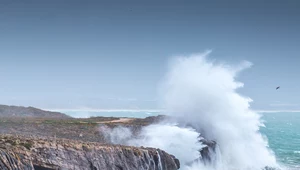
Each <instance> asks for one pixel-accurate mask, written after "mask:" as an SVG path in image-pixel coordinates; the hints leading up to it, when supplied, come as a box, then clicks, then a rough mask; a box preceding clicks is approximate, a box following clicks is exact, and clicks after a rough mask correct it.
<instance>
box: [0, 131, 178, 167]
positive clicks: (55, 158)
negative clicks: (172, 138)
mask: <svg viewBox="0 0 300 170" xmlns="http://www.w3.org/2000/svg"><path fill="white" fill-rule="evenodd" d="M0 147H1V148H4V149H3V150H1V156H0V162H2V163H4V162H6V163H4V164H5V166H6V167H8V168H7V169H10V168H12V169H13V167H14V169H22V170H23V169H24V170H27V169H28V170H31V169H35V170H44V169H50V170H54V169H55V170H56V169H72V170H146V169H149V170H150V169H151V170H177V169H179V167H180V165H179V161H178V160H177V159H176V158H175V157H174V156H172V155H169V154H167V153H166V152H164V151H162V150H159V149H154V148H137V147H130V146H119V145H101V144H98V143H83V142H79V141H70V140H64V141H63V140H54V139H53V140H45V139H34V140H33V139H29V138H26V139H25V138H20V137H19V138H14V137H11V136H5V138H2V140H1V143H0ZM1 166H3V165H2V164H1V163H0V169H3V168H1Z"/></svg>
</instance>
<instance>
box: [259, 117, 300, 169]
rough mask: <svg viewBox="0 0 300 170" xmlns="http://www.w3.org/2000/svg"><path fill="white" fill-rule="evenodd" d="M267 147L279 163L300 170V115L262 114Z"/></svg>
mask: <svg viewBox="0 0 300 170" xmlns="http://www.w3.org/2000/svg"><path fill="white" fill-rule="evenodd" d="M262 119H263V120H264V121H265V122H264V124H265V127H263V128H261V132H262V134H264V135H266V136H267V138H268V141H269V147H270V148H271V149H272V150H273V152H274V153H275V155H276V159H277V161H278V162H279V163H282V164H283V165H285V166H288V167H293V168H299V169H300V113H296V112H294V113H288V112H280V113H262Z"/></svg>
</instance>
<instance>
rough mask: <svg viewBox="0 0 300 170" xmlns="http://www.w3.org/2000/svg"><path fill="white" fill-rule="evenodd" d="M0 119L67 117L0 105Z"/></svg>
mask: <svg viewBox="0 0 300 170" xmlns="http://www.w3.org/2000/svg"><path fill="white" fill-rule="evenodd" d="M0 117H22V118H24V117H28V118H30V117H36V118H37V117H39V118H68V117H69V116H67V115H65V114H63V113H59V112H51V111H45V110H41V109H37V108H34V107H23V106H7V105H0Z"/></svg>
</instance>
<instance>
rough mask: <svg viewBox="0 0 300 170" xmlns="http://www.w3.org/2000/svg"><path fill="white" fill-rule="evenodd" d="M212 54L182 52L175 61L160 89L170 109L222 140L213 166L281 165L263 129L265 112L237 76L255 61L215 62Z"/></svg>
mask: <svg viewBox="0 0 300 170" xmlns="http://www.w3.org/2000/svg"><path fill="white" fill-rule="evenodd" d="M209 53H210V52H207V53H204V54H197V55H191V56H187V57H186V56H179V57H176V58H175V59H174V60H173V61H172V62H171V64H170V67H169V72H168V73H167V75H166V78H165V80H164V83H163V87H162V90H161V92H162V97H163V104H164V107H165V108H166V110H167V112H166V113H170V114H171V115H172V116H175V117H177V118H178V120H180V121H181V122H182V123H187V124H190V125H192V126H193V127H195V128H196V129H197V131H198V132H201V133H202V135H204V136H205V138H207V139H210V140H215V141H216V142H217V143H218V146H219V157H220V158H219V160H218V161H217V162H215V164H216V165H214V166H213V168H212V169H221V170H241V169H243V170H246V169H249V170H250V169H251V170H255V169H261V168H263V167H264V166H267V165H268V166H276V160H275V156H274V155H273V154H272V153H271V152H270V150H269V149H268V147H267V146H268V143H267V141H265V140H264V138H263V137H262V135H261V134H260V133H259V127H260V126H261V125H262V123H261V121H260V116H259V115H258V114H257V113H255V112H254V111H252V110H251V109H250V108H249V102H251V99H250V98H247V97H244V96H241V95H240V94H238V93H237V92H236V90H237V89H238V88H241V87H243V84H242V83H240V82H238V81H236V76H237V74H238V73H239V72H240V71H242V70H243V69H245V68H248V67H250V66H251V63H249V62H242V63H241V64H240V65H237V66H230V65H226V64H221V63H216V62H213V61H209V60H208V59H207V56H208V55H209ZM197 166H198V165H193V167H194V168H192V169H199V168H197ZM199 166H200V165H199ZM190 168H191V167H189V169H190Z"/></svg>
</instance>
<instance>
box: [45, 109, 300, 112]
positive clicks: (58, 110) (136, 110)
mask: <svg viewBox="0 0 300 170" xmlns="http://www.w3.org/2000/svg"><path fill="white" fill-rule="evenodd" d="M43 110H48V111H56V112H80V111H82V112H155V113H158V112H165V110H164V109H91V108H83V109H43ZM252 111H254V112H257V113H279V112H292V113H298V112H299V113H300V110H252Z"/></svg>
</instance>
